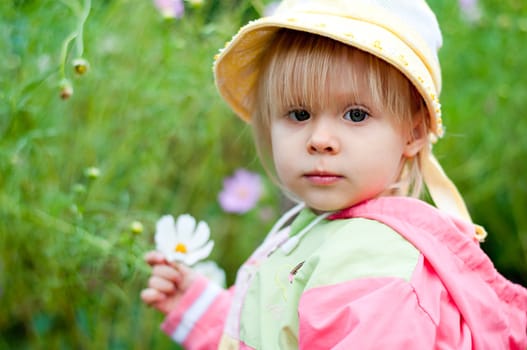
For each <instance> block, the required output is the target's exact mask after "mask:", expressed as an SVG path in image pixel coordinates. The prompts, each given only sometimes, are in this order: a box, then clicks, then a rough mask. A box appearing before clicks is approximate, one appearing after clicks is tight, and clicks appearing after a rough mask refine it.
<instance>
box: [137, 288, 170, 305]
mask: <svg viewBox="0 0 527 350" xmlns="http://www.w3.org/2000/svg"><path fill="white" fill-rule="evenodd" d="M166 298H167V296H166V295H165V294H163V293H161V292H159V291H158V290H157V289H154V288H146V289H143V290H142V291H141V300H143V302H144V303H145V304H147V305H153V304H155V303H158V302H161V301H163V300H165V299H166Z"/></svg>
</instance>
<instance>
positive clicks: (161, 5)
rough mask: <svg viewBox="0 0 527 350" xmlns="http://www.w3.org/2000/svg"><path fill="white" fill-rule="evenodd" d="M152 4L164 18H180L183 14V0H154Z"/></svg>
mask: <svg viewBox="0 0 527 350" xmlns="http://www.w3.org/2000/svg"><path fill="white" fill-rule="evenodd" d="M154 5H155V6H156V7H157V9H158V10H159V12H161V15H162V16H163V17H165V18H181V17H183V15H184V14H185V5H184V4H183V0H154Z"/></svg>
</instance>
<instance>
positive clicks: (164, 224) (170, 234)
mask: <svg viewBox="0 0 527 350" xmlns="http://www.w3.org/2000/svg"><path fill="white" fill-rule="evenodd" d="M154 240H155V242H156V248H157V250H159V251H161V252H163V253H164V254H165V255H167V252H168V251H170V250H172V247H173V246H174V244H175V241H176V231H175V226H174V218H173V217H172V215H164V216H162V217H161V218H160V219H159V220H158V221H157V223H156V233H155V237H154Z"/></svg>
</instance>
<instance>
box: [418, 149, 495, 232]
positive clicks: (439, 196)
mask: <svg viewBox="0 0 527 350" xmlns="http://www.w3.org/2000/svg"><path fill="white" fill-rule="evenodd" d="M420 157H421V159H420V161H421V171H422V174H423V179H424V182H425V184H426V187H427V188H428V192H429V193H430V196H431V197H432V200H433V201H434V203H435V205H436V206H437V208H439V209H440V210H443V211H445V212H446V213H448V214H450V215H452V216H454V217H457V218H461V219H463V220H465V221H468V222H471V223H472V219H471V218H470V214H469V212H468V210H467V207H466V205H465V202H464V201H463V198H462V197H461V194H460V193H459V191H458V189H457V188H456V185H454V183H453V182H452V180H450V179H449V178H448V176H447V175H446V173H445V172H444V170H443V168H441V165H440V164H439V162H438V161H437V159H436V157H435V156H434V155H433V154H432V152H421V156H420ZM474 226H475V231H476V232H475V237H476V239H477V240H478V241H480V242H482V241H483V240H484V239H485V237H486V236H487V232H486V231H485V229H484V228H483V227H482V226H479V225H476V224H474Z"/></svg>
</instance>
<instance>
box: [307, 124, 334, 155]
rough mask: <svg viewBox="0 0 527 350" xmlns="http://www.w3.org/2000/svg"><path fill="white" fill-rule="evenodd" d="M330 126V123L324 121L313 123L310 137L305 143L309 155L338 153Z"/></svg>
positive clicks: (332, 129)
mask: <svg viewBox="0 0 527 350" xmlns="http://www.w3.org/2000/svg"><path fill="white" fill-rule="evenodd" d="M321 119H322V118H321ZM330 124H331V122H330V121H324V120H317V121H314V122H313V125H312V130H311V135H310V137H309V139H308V142H307V151H308V153H309V154H336V153H338V152H339V151H340V143H339V141H338V138H337V135H336V132H335V130H334V128H332V126H331V125H330Z"/></svg>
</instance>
